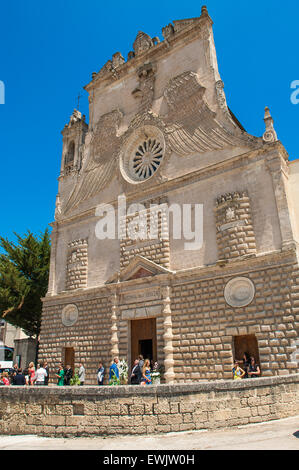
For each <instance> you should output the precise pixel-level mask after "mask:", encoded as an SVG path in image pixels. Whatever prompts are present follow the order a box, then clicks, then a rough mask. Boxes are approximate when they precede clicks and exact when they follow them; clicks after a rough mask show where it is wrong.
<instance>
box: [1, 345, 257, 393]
mask: <svg viewBox="0 0 299 470" xmlns="http://www.w3.org/2000/svg"><path fill="white" fill-rule="evenodd" d="M241 363H242V367H241V366H240V364H241ZM157 369H158V364H157V363H153V361H152V363H151V362H150V360H149V359H144V358H143V356H142V355H139V357H138V358H136V359H135V361H134V364H133V367H132V370H131V373H130V376H129V378H128V379H129V380H128V382H129V383H130V384H131V385H151V384H152V373H153V371H157ZM260 375H261V369H260V367H259V365H258V364H257V363H256V361H255V358H254V357H253V356H250V355H249V354H248V353H247V352H245V353H244V356H243V359H242V360H237V359H236V360H235V362H234V367H233V369H232V376H233V379H234V380H239V379H247V378H256V377H259V376H260ZM73 376H74V373H73V370H72V368H71V366H70V365H69V364H67V365H66V366H65V367H64V365H63V364H62V363H60V364H59V366H58V369H57V371H56V373H55V378H56V382H57V385H59V386H63V385H71V380H72V378H73ZM77 378H78V385H84V382H85V367H84V365H83V363H82V362H81V363H80V364H79V369H78V374H77ZM119 378H120V372H119V358H118V357H115V358H114V360H113V363H112V365H111V366H110V367H109V377H108V383H110V382H111V380H113V379H116V380H119ZM104 380H105V367H104V365H103V363H102V362H100V363H99V367H98V370H97V383H98V385H103V384H104ZM48 384H49V366H48V363H47V361H44V362H43V363H40V364H39V365H38V366H37V368H35V366H34V363H33V362H30V364H29V365H28V367H27V368H26V369H24V370H22V369H21V368H19V367H18V365H17V364H15V365H14V367H13V369H12V370H11V371H9V372H7V371H4V372H3V373H2V374H1V377H0V385H29V386H30V385H31V386H33V385H35V386H38V385H40V386H41V385H44V386H45V385H46V386H47V385H48Z"/></svg>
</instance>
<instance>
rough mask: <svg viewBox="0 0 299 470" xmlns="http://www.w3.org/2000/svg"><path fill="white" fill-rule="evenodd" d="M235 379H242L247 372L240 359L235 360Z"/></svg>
mask: <svg viewBox="0 0 299 470" xmlns="http://www.w3.org/2000/svg"><path fill="white" fill-rule="evenodd" d="M232 372H233V379H234V380H240V379H243V377H244V375H245V372H244V370H243V369H241V367H240V366H239V363H238V361H235V367H233V370H232Z"/></svg>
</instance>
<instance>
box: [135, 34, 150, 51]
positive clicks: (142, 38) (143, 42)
mask: <svg viewBox="0 0 299 470" xmlns="http://www.w3.org/2000/svg"><path fill="white" fill-rule="evenodd" d="M153 45H154V44H153V40H152V38H151V37H150V36H149V35H148V34H146V33H144V32H143V31H138V34H137V36H136V39H135V41H134V44H133V49H134V52H135V55H138V54H142V52H145V51H147V50H148V49H150V48H151V47H153Z"/></svg>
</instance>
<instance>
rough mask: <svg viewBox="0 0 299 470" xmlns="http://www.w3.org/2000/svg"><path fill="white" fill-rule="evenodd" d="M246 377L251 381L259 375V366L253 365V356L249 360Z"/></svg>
mask: <svg viewBox="0 0 299 470" xmlns="http://www.w3.org/2000/svg"><path fill="white" fill-rule="evenodd" d="M248 375H249V377H250V378H251V379H254V378H257V377H259V376H260V375H261V369H260V368H259V365H258V364H256V363H255V359H254V357H253V356H252V357H251V359H250V364H249V369H248Z"/></svg>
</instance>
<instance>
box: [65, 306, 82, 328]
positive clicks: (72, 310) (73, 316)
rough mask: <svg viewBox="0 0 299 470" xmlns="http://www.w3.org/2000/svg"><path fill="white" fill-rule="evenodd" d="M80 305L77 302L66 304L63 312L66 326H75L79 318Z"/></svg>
mask: <svg viewBox="0 0 299 470" xmlns="http://www.w3.org/2000/svg"><path fill="white" fill-rule="evenodd" d="M78 315H79V314H78V307H77V305H75V304H68V305H66V306H65V307H64V308H63V310H62V314H61V321H62V323H63V325H64V326H73V325H74V324H75V323H76V321H77V320H78Z"/></svg>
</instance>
